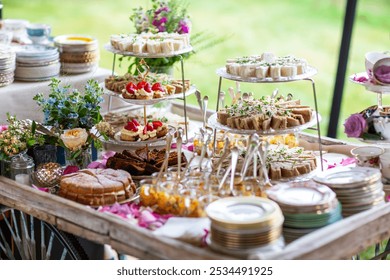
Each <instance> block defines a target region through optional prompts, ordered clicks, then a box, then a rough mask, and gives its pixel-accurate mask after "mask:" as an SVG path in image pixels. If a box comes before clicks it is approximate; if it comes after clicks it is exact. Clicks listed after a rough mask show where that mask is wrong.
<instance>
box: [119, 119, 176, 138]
mask: <svg viewBox="0 0 390 280" xmlns="http://www.w3.org/2000/svg"><path fill="white" fill-rule="evenodd" d="M167 133H168V127H167V125H166V124H165V123H163V122H161V121H149V122H148V123H147V124H146V125H141V124H139V122H138V121H137V120H136V119H133V120H132V121H129V122H128V123H127V124H126V125H125V126H124V128H123V129H122V130H121V132H120V139H121V140H123V141H146V140H155V139H157V138H161V137H164V136H165V135H166V134H167Z"/></svg>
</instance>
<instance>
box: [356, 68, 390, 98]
mask: <svg viewBox="0 0 390 280" xmlns="http://www.w3.org/2000/svg"><path fill="white" fill-rule="evenodd" d="M355 77H364V78H366V79H367V81H366V82H358V81H356V80H355V79H354V78H355ZM349 80H350V81H351V82H352V83H355V84H358V85H361V86H364V87H365V88H366V89H367V90H369V91H373V92H376V93H390V86H382V85H377V84H374V83H372V82H371V80H370V78H369V77H368V74H367V72H361V73H357V74H353V75H351V76H349Z"/></svg>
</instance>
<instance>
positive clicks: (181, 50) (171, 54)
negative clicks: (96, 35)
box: [104, 43, 193, 58]
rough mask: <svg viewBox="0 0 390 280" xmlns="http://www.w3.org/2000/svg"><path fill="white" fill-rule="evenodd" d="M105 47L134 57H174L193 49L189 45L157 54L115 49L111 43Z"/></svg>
mask: <svg viewBox="0 0 390 280" xmlns="http://www.w3.org/2000/svg"><path fill="white" fill-rule="evenodd" d="M104 48H105V49H106V50H107V51H109V52H112V53H114V54H120V55H125V56H133V57H143V58H164V57H173V56H177V55H181V54H185V53H189V52H191V51H192V50H193V48H192V47H187V48H183V49H180V50H178V51H173V52H170V53H156V54H151V53H135V52H127V51H121V50H118V49H115V48H114V47H113V46H112V45H111V44H110V43H107V44H105V45H104Z"/></svg>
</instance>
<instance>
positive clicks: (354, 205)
mask: <svg viewBox="0 0 390 280" xmlns="http://www.w3.org/2000/svg"><path fill="white" fill-rule="evenodd" d="M313 179H314V180H315V181H316V182H318V183H320V184H324V185H327V186H329V187H330V188H331V189H332V190H333V191H335V192H336V195H337V198H338V200H339V201H340V202H341V205H342V207H343V216H344V217H348V216H351V215H353V214H356V213H359V212H362V211H365V210H368V209H371V208H373V207H375V206H378V205H381V204H383V203H385V199H384V198H385V193H384V191H383V184H382V174H381V172H380V170H379V169H377V168H372V167H354V168H339V169H336V168H334V169H330V170H328V171H326V172H324V173H322V174H320V175H317V176H315V177H314V178H313Z"/></svg>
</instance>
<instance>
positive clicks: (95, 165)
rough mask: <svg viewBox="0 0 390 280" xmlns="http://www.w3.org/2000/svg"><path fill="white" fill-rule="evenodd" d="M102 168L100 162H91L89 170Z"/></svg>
mask: <svg viewBox="0 0 390 280" xmlns="http://www.w3.org/2000/svg"><path fill="white" fill-rule="evenodd" d="M99 166H100V162H99V161H93V162H91V163H90V164H88V166H87V167H88V168H92V169H97V168H99Z"/></svg>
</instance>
